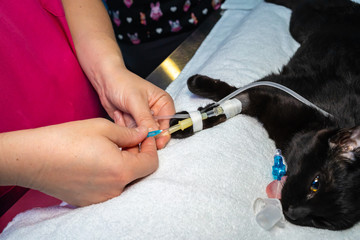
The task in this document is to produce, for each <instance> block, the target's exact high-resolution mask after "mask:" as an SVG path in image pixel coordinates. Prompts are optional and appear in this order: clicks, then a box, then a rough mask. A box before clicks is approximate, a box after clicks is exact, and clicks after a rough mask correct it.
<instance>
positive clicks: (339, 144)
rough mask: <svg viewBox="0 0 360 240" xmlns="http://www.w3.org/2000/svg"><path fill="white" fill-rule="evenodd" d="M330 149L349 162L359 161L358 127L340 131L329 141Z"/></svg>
mask: <svg viewBox="0 0 360 240" xmlns="http://www.w3.org/2000/svg"><path fill="white" fill-rule="evenodd" d="M329 145H330V148H331V149H334V150H336V151H339V154H340V156H342V157H345V158H347V159H349V160H351V161H355V160H357V159H359V155H360V126H356V127H353V128H346V129H345V128H343V129H340V130H339V131H338V132H337V133H336V134H335V135H334V136H333V137H331V138H330V139H329Z"/></svg>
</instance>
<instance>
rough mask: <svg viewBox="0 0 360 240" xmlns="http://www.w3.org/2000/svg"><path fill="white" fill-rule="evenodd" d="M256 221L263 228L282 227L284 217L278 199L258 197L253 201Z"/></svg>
mask: <svg viewBox="0 0 360 240" xmlns="http://www.w3.org/2000/svg"><path fill="white" fill-rule="evenodd" d="M253 207H254V212H255V219H256V222H257V223H258V224H259V225H260V227H262V228H263V229H265V230H270V229H272V228H273V227H274V226H279V227H284V226H285V225H284V224H285V218H284V215H283V213H282V206H281V202H280V200H279V199H275V198H264V199H263V198H258V199H256V200H255V202H254V205H253Z"/></svg>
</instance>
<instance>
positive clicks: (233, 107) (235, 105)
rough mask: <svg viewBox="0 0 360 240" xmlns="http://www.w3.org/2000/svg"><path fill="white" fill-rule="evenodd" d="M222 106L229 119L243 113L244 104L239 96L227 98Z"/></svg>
mask: <svg viewBox="0 0 360 240" xmlns="http://www.w3.org/2000/svg"><path fill="white" fill-rule="evenodd" d="M220 106H221V107H222V109H223V110H224V113H225V115H226V118H227V119H229V118H231V117H233V116H235V115H237V114H239V113H241V110H242V104H241V102H240V100H239V99H237V98H233V99H230V100H227V101H225V102H224V103H222V104H221V105H220Z"/></svg>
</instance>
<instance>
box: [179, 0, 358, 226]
mask: <svg viewBox="0 0 360 240" xmlns="http://www.w3.org/2000/svg"><path fill="white" fill-rule="evenodd" d="M267 2H273V3H277V4H281V5H284V6H286V7H289V8H291V9H292V10H293V12H292V16H291V21H290V32H291V34H292V36H293V37H294V39H295V40H296V41H298V42H299V43H300V44H301V46H300V47H299V49H298V50H297V51H296V53H295V54H294V56H293V57H292V58H291V59H290V61H289V62H288V64H287V65H285V66H284V67H283V68H282V70H281V72H280V73H279V74H270V75H269V76H266V77H265V78H263V79H260V80H259V81H272V82H276V83H280V84H282V85H284V86H286V87H288V88H290V89H292V90H294V91H295V92H297V93H299V94H300V95H302V96H303V97H305V98H306V99H308V100H309V101H311V102H312V103H314V104H315V105H317V106H318V107H320V108H321V109H323V110H325V111H327V112H328V113H330V114H331V115H332V116H325V115H323V114H322V113H320V112H319V111H318V110H316V109H314V108H312V107H309V106H307V105H305V104H303V103H301V102H299V101H298V100H295V99H294V98H293V97H291V96H290V95H288V94H287V93H284V92H282V91H281V90H278V89H275V88H271V87H265V86H261V87H255V88H252V89H249V90H246V91H245V92H243V93H241V94H239V95H237V96H236V98H238V99H239V100H241V102H242V103H243V110H242V114H246V115H249V116H252V117H255V118H257V119H258V120H259V121H260V122H261V123H262V124H263V126H264V127H265V129H266V130H267V131H268V133H269V136H270V138H272V139H273V140H274V141H275V143H276V146H277V147H278V148H280V149H282V151H283V154H284V156H285V158H286V161H287V165H288V172H287V176H288V177H287V180H286V182H285V184H284V187H283V189H282V199H281V202H282V205H283V211H284V214H285V216H286V219H287V220H288V221H290V222H292V223H294V224H298V225H303V226H313V227H316V228H326V229H331V230H341V229H346V228H349V227H351V226H353V225H354V224H355V223H356V222H358V221H359V220H360V126H359V125H360V6H359V5H358V4H356V3H353V2H351V1H349V0H267ZM188 87H189V89H190V91H191V92H193V93H195V94H197V95H199V96H202V97H207V98H211V99H213V100H215V101H218V100H220V99H222V98H223V97H225V96H227V95H228V94H230V93H231V92H233V91H235V90H236V88H235V87H233V86H229V85H228V84H227V83H225V82H221V81H220V80H215V79H212V78H209V77H206V76H201V75H195V76H192V77H191V78H190V79H189V80H188ZM202 110H203V111H204V110H205V109H202ZM223 121H225V117H224V116H218V117H213V118H210V119H207V120H205V121H204V128H209V127H212V126H214V125H216V124H219V123H221V122H223ZM174 122H175V121H174ZM192 134H193V132H192V129H188V130H185V131H183V132H181V131H179V132H177V133H174V134H173V137H175V138H184V137H187V136H190V135H192Z"/></svg>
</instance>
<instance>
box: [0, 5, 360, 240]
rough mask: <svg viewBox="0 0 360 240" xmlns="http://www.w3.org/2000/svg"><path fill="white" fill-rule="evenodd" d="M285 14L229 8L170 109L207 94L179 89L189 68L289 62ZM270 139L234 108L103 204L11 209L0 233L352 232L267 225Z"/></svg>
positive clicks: (256, 70) (249, 73) (316, 235)
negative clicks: (258, 210) (259, 208)
mask: <svg viewBox="0 0 360 240" xmlns="http://www.w3.org/2000/svg"><path fill="white" fill-rule="evenodd" d="M289 17H290V11H289V10H288V9H286V8H283V7H279V6H276V5H272V4H266V3H262V4H260V5H259V6H258V7H257V8H256V9H254V10H253V11H251V12H250V13H249V14H247V12H244V11H239V10H228V11H227V12H226V13H225V15H224V16H223V17H222V18H221V20H220V21H219V22H218V24H217V25H216V26H215V28H214V29H213V31H211V33H210V34H209V36H208V37H207V38H206V40H205V42H204V43H203V44H202V45H201V47H200V48H199V50H198V52H197V53H196V54H195V56H194V57H193V59H192V60H191V61H190V62H189V63H188V64H187V66H186V67H185V69H184V70H183V71H182V73H181V74H180V76H179V77H178V78H177V79H176V80H175V81H174V82H173V83H172V84H171V85H170V86H169V87H168V89H167V91H168V92H169V93H170V94H171V95H172V96H173V97H174V100H175V103H176V108H177V110H179V111H180V110H189V111H191V110H195V109H196V108H197V107H199V106H200V105H204V104H206V103H209V102H210V100H208V99H202V98H199V97H196V96H194V95H193V94H191V93H190V92H189V90H188V89H187V87H186V80H187V78H188V77H190V76H191V75H192V74H196V73H201V74H206V75H209V76H211V77H214V78H220V79H222V80H224V81H227V82H229V83H231V84H234V85H236V86H242V85H244V84H247V83H249V82H251V81H254V80H257V79H259V78H261V77H263V76H265V75H266V74H269V73H270V72H271V71H278V69H279V68H280V67H281V66H282V65H283V64H284V63H286V62H287V61H288V59H289V58H290V56H291V55H292V54H293V53H294V51H295V50H296V49H297V47H298V44H297V43H296V42H295V41H294V40H293V39H292V38H291V37H290V35H289V33H288V23H289ZM274 152H275V146H274V143H273V141H271V140H270V139H269V138H268V135H267V133H266V131H265V130H264V129H263V128H262V126H261V124H259V123H258V122H257V121H256V120H255V119H253V118H250V117H246V116H244V115H238V116H236V117H233V118H231V119H230V120H228V121H226V122H225V123H223V124H220V125H218V126H216V127H213V128H211V129H207V130H204V131H200V132H198V133H197V134H195V135H194V136H192V137H189V138H187V139H183V140H175V139H172V140H171V141H170V143H169V145H168V146H167V147H166V148H165V149H163V150H161V151H159V157H160V166H159V169H158V170H157V171H156V172H155V173H154V174H152V175H150V176H149V177H147V178H145V179H143V180H141V181H140V182H138V183H136V184H134V185H133V186H131V187H130V188H128V189H127V190H126V191H125V192H124V193H123V194H122V195H121V196H119V197H116V198H114V199H112V200H109V201H107V202H104V203H101V204H96V205H92V206H88V207H83V208H78V209H68V208H65V207H52V208H39V209H33V210H30V211H28V212H25V213H22V214H20V215H18V216H17V217H16V218H15V219H14V220H13V221H12V222H11V223H10V224H9V225H8V226H7V228H6V229H5V231H4V232H3V234H2V235H1V236H0V239H36V240H39V239H207V240H208V239H277V240H281V239H292V240H293V239H301V240H302V239H357V236H358V233H359V232H360V231H359V230H360V227H359V225H356V226H355V227H353V228H351V229H349V230H346V231H341V232H334V231H327V230H319V229H315V228H308V227H300V226H296V225H292V224H290V223H288V222H287V223H286V224H285V227H284V228H278V227H275V228H273V229H272V230H271V231H265V230H263V229H262V228H260V227H259V225H258V224H257V223H256V221H255V217H254V213H253V210H252V203H253V201H254V200H255V199H256V198H257V197H266V193H265V188H266V186H267V184H268V183H269V182H271V181H272V176H271V166H272V164H273V155H274Z"/></svg>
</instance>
